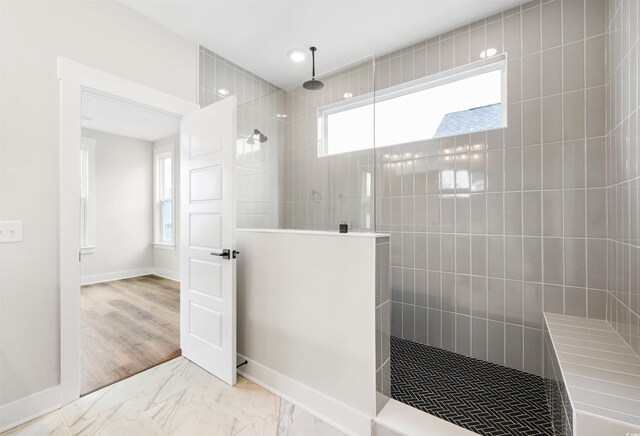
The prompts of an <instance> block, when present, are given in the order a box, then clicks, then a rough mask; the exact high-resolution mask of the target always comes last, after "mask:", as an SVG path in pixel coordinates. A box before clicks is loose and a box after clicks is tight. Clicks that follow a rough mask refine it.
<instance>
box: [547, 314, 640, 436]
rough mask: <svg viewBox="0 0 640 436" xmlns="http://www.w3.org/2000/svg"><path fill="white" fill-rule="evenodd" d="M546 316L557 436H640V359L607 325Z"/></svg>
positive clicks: (550, 394) (549, 387)
mask: <svg viewBox="0 0 640 436" xmlns="http://www.w3.org/2000/svg"><path fill="white" fill-rule="evenodd" d="M544 316H545V327H546V332H545V344H544V346H545V350H544V351H545V377H546V378H547V380H546V383H547V399H548V400H549V404H550V408H551V414H552V419H553V421H554V428H555V432H556V435H564V434H567V435H571V434H573V435H575V436H591V435H593V436H595V435H598V436H601V435H621V436H624V435H625V434H626V435H634V436H636V435H640V356H638V355H637V354H636V353H635V352H634V351H633V349H632V348H631V347H630V346H629V345H628V344H627V343H626V342H625V341H624V340H623V339H622V338H621V337H620V335H618V333H617V332H616V331H615V330H614V329H613V327H612V326H611V325H610V324H609V323H608V322H606V321H603V320H595V319H587V318H580V317H575V316H568V315H558V314H552V313H545V314H544Z"/></svg>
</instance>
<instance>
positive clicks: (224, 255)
mask: <svg viewBox="0 0 640 436" xmlns="http://www.w3.org/2000/svg"><path fill="white" fill-rule="evenodd" d="M238 254H240V252H239V251H236V250H233V251H231V250H229V249H228V248H223V249H222V253H211V255H212V256H220V257H221V258H223V259H231V257H232V256H233V258H234V259H235V258H236V257H237V256H238Z"/></svg>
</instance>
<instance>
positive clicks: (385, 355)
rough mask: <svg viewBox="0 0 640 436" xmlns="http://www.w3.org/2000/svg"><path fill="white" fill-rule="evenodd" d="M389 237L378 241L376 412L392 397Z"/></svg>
mask: <svg viewBox="0 0 640 436" xmlns="http://www.w3.org/2000/svg"><path fill="white" fill-rule="evenodd" d="M389 246H390V242H389V238H388V237H380V238H377V239H376V316H375V318H376V392H377V395H376V410H377V412H378V413H379V412H380V411H381V410H382V408H383V407H384V405H385V404H386V403H387V401H389V398H390V397H391V348H390V347H391V343H390V334H391V276H390V271H391V268H390V265H389V255H390V252H389V251H390V247H389Z"/></svg>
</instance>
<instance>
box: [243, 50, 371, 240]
mask: <svg viewBox="0 0 640 436" xmlns="http://www.w3.org/2000/svg"><path fill="white" fill-rule="evenodd" d="M373 71H374V68H373V56H370V57H367V58H363V59H360V60H359V61H358V62H353V63H351V64H349V65H346V66H344V67H343V68H340V69H338V70H335V71H332V72H331V73H329V74H324V75H322V76H319V77H318V78H319V79H320V80H322V81H323V82H324V85H325V86H324V88H323V89H321V90H315V91H310V90H307V89H304V88H303V87H302V81H301V82H300V83H299V84H296V85H294V86H291V87H289V88H287V89H275V88H271V87H269V88H267V89H266V91H267V92H265V93H263V94H258V95H260V96H259V97H258V98H255V99H253V100H251V101H248V102H245V103H242V104H240V105H239V106H238V138H237V155H236V159H237V161H236V163H237V172H238V174H237V180H238V227H239V228H272V229H299V230H327V231H338V228H339V225H340V224H342V223H346V224H348V225H349V231H360V232H373V231H374V230H375V213H374V212H375V206H374V201H375V194H374V187H375V175H374V141H373V138H374V113H373V104H372V103H373V99H374V77H373ZM363 102H371V104H370V105H369V109H367V108H366V107H365V112H366V113H365V114H360V116H359V118H358V120H357V121H358V122H357V123H353V122H349V123H348V124H346V125H345V124H343V125H341V126H338V125H337V124H328V123H330V122H331V121H332V119H331V118H329V117H328V114H329V112H327V111H330V112H331V114H336V113H338V112H340V111H343V110H346V109H348V108H351V107H353V106H354V105H363ZM365 106H366V105H365ZM336 127H338V128H340V129H342V130H341V132H343V133H346V134H347V136H343V138H347V140H343V141H342V142H341V143H340V144H341V145H342V146H343V147H342V148H338V149H336V147H332V149H331V153H328V152H327V150H328V149H327V143H328V142H327V141H328V139H329V138H328V137H327V132H335V131H336ZM332 135H333V136H332V138H336V135H334V134H332ZM348 138H352V139H353V141H351V142H349V141H348ZM334 143H336V144H337V143H338V142H335V141H334ZM354 144H356V145H354ZM363 144H364V146H363Z"/></svg>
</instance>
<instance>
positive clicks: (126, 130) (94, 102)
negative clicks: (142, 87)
mask: <svg viewBox="0 0 640 436" xmlns="http://www.w3.org/2000/svg"><path fill="white" fill-rule="evenodd" d="M82 127H85V128H87V129H93V130H97V131H99V132H106V133H112V134H114V135H120V136H126V137H128V138H135V139H142V140H144V141H152V142H153V141H157V140H159V139H163V138H166V137H168V136H171V135H174V134H176V133H178V132H179V131H180V119H179V118H177V117H175V116H173V115H170V114H167V113H163V112H159V111H156V110H153V109H150V108H146V107H143V106H139V105H136V104H134V103H129V102H125V101H119V100H114V99H111V98H108V97H106V96H101V95H95V94H86V93H85V94H83V95H82Z"/></svg>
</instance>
